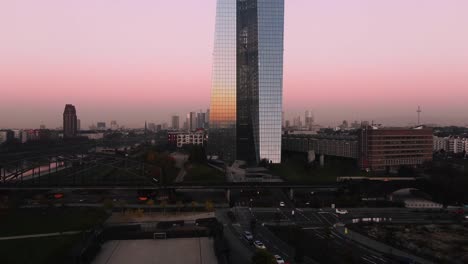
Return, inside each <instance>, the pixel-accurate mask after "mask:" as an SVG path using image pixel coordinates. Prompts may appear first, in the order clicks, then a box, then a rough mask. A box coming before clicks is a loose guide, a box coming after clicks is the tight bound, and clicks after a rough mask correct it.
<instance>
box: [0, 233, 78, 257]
mask: <svg viewBox="0 0 468 264" xmlns="http://www.w3.org/2000/svg"><path fill="white" fill-rule="evenodd" d="M80 237H81V235H79V234H78V235H68V236H61V237H60V236H57V237H42V238H27V239H17V240H5V241H0V263H5V264H6V263H8V264H42V263H44V264H49V263H60V262H61V261H62V259H63V258H64V257H65V256H66V254H67V253H68V252H69V251H70V250H71V248H72V247H73V245H74V244H75V243H76V242H77V241H78V240H79V239H80Z"/></svg>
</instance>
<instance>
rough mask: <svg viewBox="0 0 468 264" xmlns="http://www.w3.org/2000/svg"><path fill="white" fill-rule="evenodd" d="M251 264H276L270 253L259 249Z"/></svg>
mask: <svg viewBox="0 0 468 264" xmlns="http://www.w3.org/2000/svg"><path fill="white" fill-rule="evenodd" d="M252 264H276V259H275V257H274V256H273V255H272V254H271V253H270V252H268V251H266V250H262V249H259V250H257V251H256V252H255V254H254V255H253V256H252Z"/></svg>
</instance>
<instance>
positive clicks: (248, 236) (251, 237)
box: [244, 231, 253, 242]
mask: <svg viewBox="0 0 468 264" xmlns="http://www.w3.org/2000/svg"><path fill="white" fill-rule="evenodd" d="M244 238H245V239H246V240H247V241H249V242H251V241H252V240H253V235H252V233H250V232H249V231H244Z"/></svg>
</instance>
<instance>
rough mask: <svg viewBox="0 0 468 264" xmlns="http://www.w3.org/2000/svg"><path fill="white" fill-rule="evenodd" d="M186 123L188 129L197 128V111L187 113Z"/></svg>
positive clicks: (193, 129)
mask: <svg viewBox="0 0 468 264" xmlns="http://www.w3.org/2000/svg"><path fill="white" fill-rule="evenodd" d="M187 124H188V130H189V131H195V130H196V129H197V125H198V122H197V113H195V112H190V113H188V114H187Z"/></svg>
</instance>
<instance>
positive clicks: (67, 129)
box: [63, 104, 78, 138]
mask: <svg viewBox="0 0 468 264" xmlns="http://www.w3.org/2000/svg"><path fill="white" fill-rule="evenodd" d="M77 132H78V119H77V117H76V108H75V106H74V105H71V104H67V105H65V110H64V111H63V137H64V138H73V137H76V135H77Z"/></svg>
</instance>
